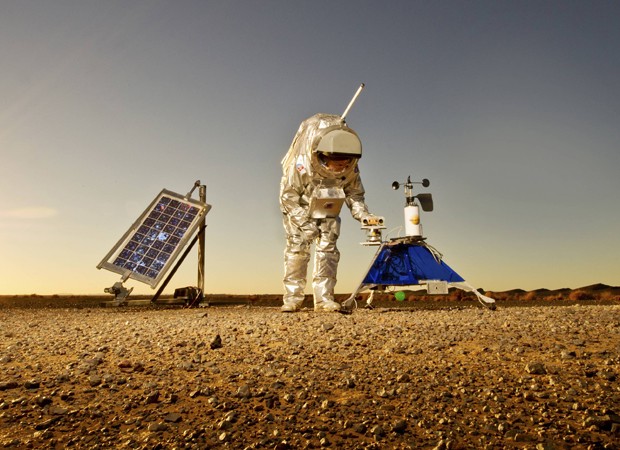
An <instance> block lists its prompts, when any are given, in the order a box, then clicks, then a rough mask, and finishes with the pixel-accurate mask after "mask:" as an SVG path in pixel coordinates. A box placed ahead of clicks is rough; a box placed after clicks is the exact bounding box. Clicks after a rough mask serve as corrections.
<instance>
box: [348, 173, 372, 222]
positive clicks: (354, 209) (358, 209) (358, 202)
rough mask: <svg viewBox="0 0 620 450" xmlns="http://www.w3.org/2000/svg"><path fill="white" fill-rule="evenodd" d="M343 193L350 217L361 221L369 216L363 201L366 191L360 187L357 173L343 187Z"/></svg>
mask: <svg viewBox="0 0 620 450" xmlns="http://www.w3.org/2000/svg"><path fill="white" fill-rule="evenodd" d="M344 193H345V196H346V200H345V201H346V203H347V206H348V207H349V209H350V210H351V215H352V216H353V218H354V219H355V220H358V221H361V220H362V219H363V218H364V217H366V216H368V215H369V212H368V206H367V205H366V201H365V199H364V194H365V193H366V191H365V190H364V186H363V185H362V178H361V177H360V175H359V173H357V174H356V176H355V177H354V178H353V180H352V181H351V182H350V183H348V184H347V185H346V186H345V187H344Z"/></svg>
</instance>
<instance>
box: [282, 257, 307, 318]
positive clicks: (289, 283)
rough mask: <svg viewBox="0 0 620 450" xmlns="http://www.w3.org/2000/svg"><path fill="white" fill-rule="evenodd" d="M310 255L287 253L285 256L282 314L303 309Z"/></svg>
mask: <svg viewBox="0 0 620 450" xmlns="http://www.w3.org/2000/svg"><path fill="white" fill-rule="evenodd" d="M309 261H310V254H309V253H305V252H302V253H286V254H285V255H284V296H283V297H282V303H283V305H282V308H280V310H281V311H282V312H295V311H299V310H300V309H301V305H302V303H303V302H304V298H305V293H304V290H305V288H306V274H307V273H308V262H309Z"/></svg>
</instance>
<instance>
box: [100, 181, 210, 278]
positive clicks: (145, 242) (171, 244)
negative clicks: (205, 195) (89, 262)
mask: <svg viewBox="0 0 620 450" xmlns="http://www.w3.org/2000/svg"><path fill="white" fill-rule="evenodd" d="M210 208H211V206H210V205H207V204H206V203H202V202H199V201H196V200H193V199H185V198H183V196H181V195H179V194H176V193H174V192H171V191H167V190H166V189H164V190H162V191H161V193H160V194H159V195H158V196H157V197H156V198H155V200H153V202H152V203H151V204H150V205H149V207H148V208H147V209H146V210H145V211H144V212H143V213H142V215H141V216H140V217H139V218H138V220H136V222H134V224H133V225H132V227H131V228H130V229H129V231H127V233H125V235H124V236H123V237H122V238H121V240H120V241H119V242H118V243H117V244H116V246H115V247H114V248H113V249H112V250H111V251H110V252H109V253H108V254H107V255H106V257H105V258H104V259H103V261H101V263H99V265H98V266H97V268H99V269H101V268H103V269H107V270H110V271H112V272H117V273H120V274H121V275H123V277H124V278H125V279H126V278H133V279H135V280H138V281H142V282H143V283H147V284H149V285H150V286H151V287H155V286H156V285H157V283H158V282H159V281H160V280H161V278H162V277H163V276H164V275H165V273H166V271H167V270H168V268H169V267H170V265H172V264H173V263H174V260H175V259H176V257H177V256H178V254H179V252H180V251H181V250H182V249H183V247H184V246H185V245H186V244H187V241H188V240H189V239H190V238H191V236H192V235H193V234H194V232H195V231H196V229H197V228H198V226H199V225H200V223H201V222H202V219H203V218H204V216H205V215H206V214H207V212H208V211H209V209H210Z"/></svg>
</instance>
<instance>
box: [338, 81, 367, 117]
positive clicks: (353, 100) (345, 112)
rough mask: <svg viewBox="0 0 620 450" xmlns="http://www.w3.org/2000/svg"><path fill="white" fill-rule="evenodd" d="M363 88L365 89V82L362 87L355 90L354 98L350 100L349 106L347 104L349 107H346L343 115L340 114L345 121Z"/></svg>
mask: <svg viewBox="0 0 620 450" xmlns="http://www.w3.org/2000/svg"><path fill="white" fill-rule="evenodd" d="M362 89H364V83H362V84H360V87H358V88H357V92H355V95H354V96H353V98H352V99H351V101H350V102H349V106H347V109H345V110H344V112H343V113H342V115H341V116H340V119H341V120H342V121H343V122H344V119H345V117H346V116H347V114H348V113H349V110H350V109H351V107H352V106H353V103H355V100H357V96H358V95H360V93H361V92H362Z"/></svg>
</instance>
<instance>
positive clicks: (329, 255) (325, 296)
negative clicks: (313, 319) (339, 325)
mask: <svg viewBox="0 0 620 450" xmlns="http://www.w3.org/2000/svg"><path fill="white" fill-rule="evenodd" d="M321 247H322V245H318V246H317V248H316V250H315V253H314V278H313V279H312V288H313V294H314V310H315V311H340V308H341V305H340V303H338V302H336V301H334V288H335V286H336V272H337V271H338V261H340V252H338V250H337V249H335V248H333V250H334V251H327V252H326V251H323V249H322V248H321ZM333 247H335V245H334V246H333Z"/></svg>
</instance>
